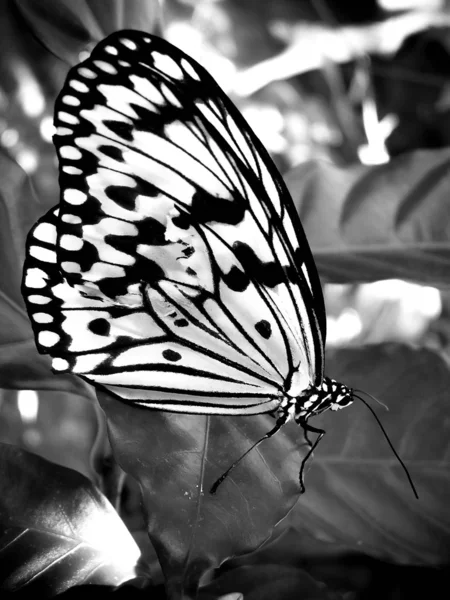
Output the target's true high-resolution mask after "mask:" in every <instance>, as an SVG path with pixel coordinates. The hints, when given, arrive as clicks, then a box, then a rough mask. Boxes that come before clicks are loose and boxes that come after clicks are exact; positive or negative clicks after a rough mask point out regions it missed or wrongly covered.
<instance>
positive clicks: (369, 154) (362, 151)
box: [357, 144, 389, 165]
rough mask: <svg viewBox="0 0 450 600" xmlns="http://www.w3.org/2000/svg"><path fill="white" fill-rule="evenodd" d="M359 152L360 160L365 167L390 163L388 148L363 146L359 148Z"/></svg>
mask: <svg viewBox="0 0 450 600" xmlns="http://www.w3.org/2000/svg"><path fill="white" fill-rule="evenodd" d="M357 152H358V158H359V160H360V161H361V162H362V164H363V165H382V164H384V163H387V162H389V154H388V152H387V150H386V148H380V147H374V146H369V145H367V144H363V145H362V146H360V147H359V148H358V150H357Z"/></svg>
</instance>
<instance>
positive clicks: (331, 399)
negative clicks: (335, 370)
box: [294, 377, 353, 422]
mask: <svg viewBox="0 0 450 600" xmlns="http://www.w3.org/2000/svg"><path fill="white" fill-rule="evenodd" d="M352 402H353V390H352V389H351V388H349V387H347V386H346V385H344V384H343V383H339V382H338V381H336V380H335V379H330V378H329V377H324V378H323V381H322V384H321V385H320V386H311V387H310V388H309V389H308V390H306V392H305V393H304V394H302V395H301V396H299V397H298V398H297V400H296V404H295V417H294V418H295V420H296V421H297V422H299V421H305V420H306V419H308V418H309V417H313V416H316V415H319V414H320V413H322V412H324V411H325V410H328V409H331V410H339V409H341V408H345V407H346V406H349V405H350V404H351V403H352Z"/></svg>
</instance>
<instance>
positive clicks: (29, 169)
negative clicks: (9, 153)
mask: <svg viewBox="0 0 450 600" xmlns="http://www.w3.org/2000/svg"><path fill="white" fill-rule="evenodd" d="M15 158H16V160H17V162H18V163H19V165H20V166H21V167H22V169H23V170H24V171H25V172H26V173H34V171H36V169H37V166H38V155H37V154H36V152H35V151H34V150H30V149H24V150H20V151H19V152H17V154H16V157H15Z"/></svg>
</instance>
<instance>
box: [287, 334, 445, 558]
mask: <svg viewBox="0 0 450 600" xmlns="http://www.w3.org/2000/svg"><path fill="white" fill-rule="evenodd" d="M328 374H329V375H330V376H333V377H336V378H337V379H339V380H340V381H344V382H345V383H347V384H349V385H351V386H354V387H356V388H358V389H363V390H366V391H368V392H370V393H371V394H373V395H374V396H376V397H377V398H378V399H379V400H380V401H381V402H383V403H385V404H386V405H387V406H388V407H389V411H386V410H385V409H384V408H383V407H382V406H379V405H378V404H376V403H373V402H371V401H370V400H369V402H371V404H372V407H373V409H374V410H375V411H376V413H377V414H378V416H379V419H380V420H381V422H382V424H383V427H384V428H385V430H386V432H387V434H388V435H389V438H390V439H391V441H392V443H393V444H394V447H395V448H396V449H397V451H398V453H399V454H400V456H401V458H402V459H403V460H404V462H405V463H406V465H407V467H408V469H409V472H410V475H411V477H412V478H413V481H414V484H415V486H416V487H417V491H418V494H419V500H416V499H415V497H414V495H413V493H412V490H411V488H410V486H409V484H408V481H407V479H406V476H405V473H404V471H403V469H402V468H401V466H400V464H399V463H398V461H397V459H396V458H395V456H394V455H393V453H392V450H391V449H390V448H389V446H388V444H387V442H386V440H385V438H384V436H383V434H382V432H381V430H380V428H379V427H378V425H377V423H376V421H375V419H374V418H373V416H372V414H371V413H370V411H369V410H368V409H367V408H366V407H365V406H364V405H363V404H362V403H360V402H358V401H357V400H356V401H355V402H354V404H353V405H352V406H351V407H349V408H347V409H345V410H341V411H338V412H336V413H334V412H332V411H328V412H327V413H324V414H323V415H321V416H320V417H317V418H315V419H313V420H312V421H311V423H312V424H314V425H315V426H317V427H321V426H322V427H323V428H324V429H325V430H326V431H327V434H326V435H325V437H324V439H323V440H322V442H321V443H320V444H319V447H318V449H317V451H316V455H315V457H314V460H312V461H311V463H310V464H311V466H310V469H309V471H308V473H307V474H306V490H307V491H306V493H305V494H304V495H303V496H302V497H301V500H300V502H299V503H298V504H297V506H296V509H295V512H294V513H292V521H291V522H294V523H295V525H296V527H297V528H298V529H299V535H300V536H301V535H302V532H303V531H306V532H308V534H309V535H312V536H313V537H315V538H318V539H322V540H327V541H328V542H329V543H330V544H341V545H343V546H345V547H346V548H347V549H352V550H354V551H358V552H364V553H366V554H369V555H371V556H374V557H383V558H385V559H388V560H390V561H392V562H395V563H403V564H421V565H440V564H446V563H448V557H449V556H450V533H449V532H450V513H449V510H448V507H449V505H450V458H449V457H450V436H449V434H448V423H449V419H450V403H449V395H448V390H449V389H450V372H449V368H448V365H447V363H446V362H445V361H444V360H443V359H442V358H440V357H439V356H438V355H437V354H435V353H434V352H432V351H429V350H418V349H413V348H410V347H408V346H401V345H396V344H383V345H380V346H369V347H366V348H363V349H347V350H340V351H337V352H336V353H334V354H333V355H331V356H330V357H329V360H328Z"/></svg>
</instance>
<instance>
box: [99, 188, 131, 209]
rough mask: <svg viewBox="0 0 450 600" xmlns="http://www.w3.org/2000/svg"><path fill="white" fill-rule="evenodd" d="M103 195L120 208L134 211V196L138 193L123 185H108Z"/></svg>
mask: <svg viewBox="0 0 450 600" xmlns="http://www.w3.org/2000/svg"><path fill="white" fill-rule="evenodd" d="M105 194H106V195H107V196H108V198H109V199H110V200H112V201H113V202H115V203H116V204H117V205H118V206H120V207H121V208H125V209H126V210H135V208H136V196H138V195H139V192H138V191H137V190H135V189H133V188H130V187H127V186H125V185H109V186H108V187H107V188H105Z"/></svg>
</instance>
